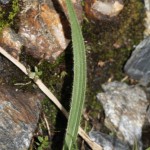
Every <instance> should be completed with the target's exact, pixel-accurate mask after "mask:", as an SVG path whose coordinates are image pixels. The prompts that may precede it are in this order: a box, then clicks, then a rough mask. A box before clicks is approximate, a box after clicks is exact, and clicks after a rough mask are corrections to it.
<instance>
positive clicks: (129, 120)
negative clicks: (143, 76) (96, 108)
mask: <svg viewBox="0 0 150 150" xmlns="http://www.w3.org/2000/svg"><path fill="white" fill-rule="evenodd" d="M102 88H103V90H104V92H105V93H99V94H98V95H97V99H98V100H99V101H100V102H101V104H102V106H103V108H104V111H105V116H106V118H105V125H106V127H107V128H109V129H110V130H111V131H112V132H116V135H117V137H118V138H119V139H121V140H124V141H125V142H128V143H129V144H130V145H134V143H135V142H137V143H138V146H139V148H140V149H141V148H142V143H141V136H142V127H143V125H144V121H145V118H146V110H147V107H148V100H147V97H146V94H145V92H144V90H143V89H142V88H141V87H139V86H137V85H136V86H129V85H127V84H126V83H120V82H117V81H116V82H110V83H107V84H103V85H102Z"/></svg>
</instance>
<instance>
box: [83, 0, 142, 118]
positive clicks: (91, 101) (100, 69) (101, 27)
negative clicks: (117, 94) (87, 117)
mask: <svg viewBox="0 0 150 150" xmlns="http://www.w3.org/2000/svg"><path fill="white" fill-rule="evenodd" d="M144 18H145V12H144V5H143V3H142V2H141V1H140V0H127V1H126V2H125V4H124V8H123V10H122V12H121V13H120V14H119V15H118V16H117V17H115V18H113V19H112V20H101V21H97V22H95V23H93V22H92V23H90V22H87V21H86V20H85V22H84V24H83V33H84V37H85V40H86V41H87V42H86V47H87V61H88V87H87V99H86V104H85V107H88V106H90V107H91V112H92V114H91V115H92V118H96V117H97V116H96V115H97V113H99V111H100V109H101V108H102V107H101V106H100V103H99V104H98V102H97V100H96V97H95V96H96V95H97V93H98V92H101V90H102V89H101V85H102V84H103V83H106V82H107V81H108V79H109V78H110V77H112V80H113V81H114V80H118V81H120V80H121V79H122V78H123V77H125V74H124V72H123V66H124V64H125V62H126V61H127V59H128V58H129V56H130V54H131V52H132V50H133V49H134V45H137V44H138V43H139V42H140V40H142V39H143V31H144ZM99 61H102V62H104V66H98V62H99ZM97 105H99V106H97ZM94 112H96V113H95V115H94ZM83 121H84V120H83Z"/></svg>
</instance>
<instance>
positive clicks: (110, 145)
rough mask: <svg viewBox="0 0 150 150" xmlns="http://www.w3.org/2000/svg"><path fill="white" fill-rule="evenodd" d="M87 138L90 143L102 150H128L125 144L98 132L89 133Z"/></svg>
mask: <svg viewBox="0 0 150 150" xmlns="http://www.w3.org/2000/svg"><path fill="white" fill-rule="evenodd" d="M89 136H90V138H91V140H92V141H94V142H96V143H97V144H99V145H100V146H102V147H103V150H130V147H129V145H128V144H127V143H123V142H122V141H120V140H119V139H117V138H115V137H113V136H110V135H107V134H104V133H101V132H98V131H90V132H89Z"/></svg>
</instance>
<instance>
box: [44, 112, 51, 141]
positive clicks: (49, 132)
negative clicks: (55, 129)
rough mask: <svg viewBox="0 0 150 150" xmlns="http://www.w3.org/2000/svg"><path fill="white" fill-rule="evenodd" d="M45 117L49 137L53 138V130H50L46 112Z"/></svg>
mask: <svg viewBox="0 0 150 150" xmlns="http://www.w3.org/2000/svg"><path fill="white" fill-rule="evenodd" d="M43 118H44V121H45V124H46V127H47V130H48V135H49V137H50V138H51V131H50V127H49V123H48V121H47V118H46V116H45V114H44V113H43Z"/></svg>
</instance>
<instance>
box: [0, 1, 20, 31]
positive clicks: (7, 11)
mask: <svg viewBox="0 0 150 150" xmlns="http://www.w3.org/2000/svg"><path fill="white" fill-rule="evenodd" d="M18 12H19V0H12V2H10V4H7V5H6V6H3V5H0V32H1V31H2V29H3V28H4V27H7V26H10V25H12V24H13V21H14V18H15V16H16V15H17V13H18Z"/></svg>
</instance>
